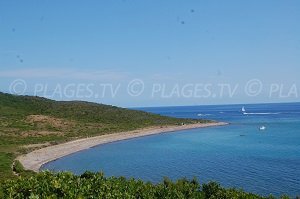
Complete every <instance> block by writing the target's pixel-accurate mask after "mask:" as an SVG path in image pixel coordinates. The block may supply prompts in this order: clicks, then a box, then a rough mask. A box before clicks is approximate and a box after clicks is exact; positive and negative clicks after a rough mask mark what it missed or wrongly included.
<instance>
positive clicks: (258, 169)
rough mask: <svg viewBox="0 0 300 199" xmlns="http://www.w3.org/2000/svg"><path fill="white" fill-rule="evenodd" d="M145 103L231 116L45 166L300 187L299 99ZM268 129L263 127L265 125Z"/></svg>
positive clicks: (260, 187) (263, 187) (187, 113)
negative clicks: (179, 104)
mask: <svg viewBox="0 0 300 199" xmlns="http://www.w3.org/2000/svg"><path fill="white" fill-rule="evenodd" d="M241 108H242V106H241V105H226V106H193V107H160V108H141V109H140V110H145V111H149V112H153V113H159V114H162V115H168V116H173V117H183V118H205V119H213V120H218V121H226V122H230V123H231V124H230V125H228V126H223V127H212V128H205V129H194V130H185V131H179V132H174V133H167V134H161V135H153V136H148V137H142V138H136V139H131V140H125V141H119V142H115V143H110V144H105V145H101V146H97V147H94V148H92V149H89V150H85V151H81V152H78V153H75V154H72V155H69V156H67V157H64V158H61V159H59V160H56V161H53V162H50V163H48V164H46V165H44V167H43V169H50V170H55V171H61V170H68V171H72V172H74V173H76V174H80V173H82V172H84V171H85V170H92V171H104V173H105V174H106V175H107V176H111V175H114V176H126V177H135V178H139V179H143V180H145V181H152V182H158V181H161V180H162V178H163V177H164V176H168V177H170V178H171V179H174V180H175V179H177V178H181V177H188V178H193V177H197V178H198V179H199V180H200V182H208V181H218V182H220V183H221V185H223V186H225V187H237V188H243V189H244V190H246V191H251V192H254V193H258V194H262V195H268V194H270V193H272V194H274V195H277V196H278V195H281V194H288V195H290V196H296V195H300V103H290V104H260V105H245V108H246V112H247V113H250V114H247V115H244V114H242V112H241ZM262 125H264V126H266V130H264V131H260V130H259V127H260V126H262Z"/></svg>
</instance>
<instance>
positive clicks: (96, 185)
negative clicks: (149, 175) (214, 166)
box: [2, 172, 271, 199]
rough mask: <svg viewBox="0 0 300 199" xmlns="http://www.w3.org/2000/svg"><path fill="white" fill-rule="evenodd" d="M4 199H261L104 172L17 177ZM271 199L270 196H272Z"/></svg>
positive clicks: (189, 182)
mask: <svg viewBox="0 0 300 199" xmlns="http://www.w3.org/2000/svg"><path fill="white" fill-rule="evenodd" d="M2 188H3V194H4V198H7V199H10V198H14V199H24V198H25V199H26V198H31V199H32V198H40V199H41V198H51V199H56V198H68V199H72V198H77V199H79V198H151V199H152V198H159V199H161V198H170V199H173V198H189V199H190V198H199V199H206V198H211V199H214V198H215V199H223V198H224V199H227V198H228V199H232V198H242V199H243V198H245V199H247V198H251V199H260V198H263V197H260V196H258V195H254V194H250V193H246V192H243V191H240V190H235V189H224V188H222V187H221V186H220V185H219V184H217V183H214V182H211V183H208V184H203V185H202V186H201V185H200V184H199V183H198V181H197V180H195V179H193V180H187V179H180V180H177V181H176V182H172V181H171V180H169V179H164V181H163V182H162V183H158V184H152V183H150V182H143V181H141V180H135V179H126V178H124V177H118V178H117V177H108V178H107V177H105V176H104V174H103V173H92V172H86V173H84V174H82V175H80V176H76V175H73V174H71V173H66V172H63V173H51V172H42V173H38V174H36V175H34V176H32V177H30V178H22V177H20V178H18V179H16V180H10V181H7V182H6V183H4V184H3V185H2ZM270 198H271V197H270Z"/></svg>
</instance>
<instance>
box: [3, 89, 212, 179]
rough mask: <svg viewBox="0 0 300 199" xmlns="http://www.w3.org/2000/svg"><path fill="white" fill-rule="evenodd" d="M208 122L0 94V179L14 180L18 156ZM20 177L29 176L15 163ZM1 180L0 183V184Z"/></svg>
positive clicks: (99, 105) (116, 108)
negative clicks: (84, 141)
mask: <svg viewBox="0 0 300 199" xmlns="http://www.w3.org/2000/svg"><path fill="white" fill-rule="evenodd" d="M198 122H209V121H205V120H193V119H177V118H171V117H166V116H161V115H156V114H151V113H146V112H142V111H135V110H128V109H124V108H119V107H115V106H109V105H103V104H96V103H89V102H82V101H71V102H62V101H54V100H49V99H46V98H40V97H33V96H16V95H10V94H5V93H1V92H0V179H1V180H5V179H11V178H15V175H14V172H13V169H12V165H13V162H14V159H15V158H16V157H17V156H18V155H21V154H24V153H27V152H30V151H32V150H34V149H38V148H40V147H42V145H40V144H46V145H53V144H58V143H62V142H67V141H70V140H74V139H78V138H83V137H90V136H96V135H103V134H111V133H117V132H121V131H129V130H135V129H139V128H145V127H150V126H166V125H181V124H182V123H185V124H190V123H198ZM14 171H15V172H17V173H19V174H20V175H25V176H27V175H30V174H31V172H28V171H24V170H23V169H21V165H20V163H15V168H14ZM1 180H0V181H1Z"/></svg>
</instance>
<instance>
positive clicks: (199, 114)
mask: <svg viewBox="0 0 300 199" xmlns="http://www.w3.org/2000/svg"><path fill="white" fill-rule="evenodd" d="M209 115H211V114H201V113H198V114H197V116H199V117H200V116H209Z"/></svg>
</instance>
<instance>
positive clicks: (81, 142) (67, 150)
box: [16, 122, 228, 172]
mask: <svg viewBox="0 0 300 199" xmlns="http://www.w3.org/2000/svg"><path fill="white" fill-rule="evenodd" d="M227 124H228V123H225V122H213V123H205V124H204V123H197V124H188V125H182V126H165V127H149V128H144V129H137V130H133V131H127V132H120V133H112V134H107V135H100V136H95V137H89V138H82V139H78V140H74V141H70V142H66V143H62V144H58V145H53V146H48V147H45V148H41V149H38V150H35V151H32V152H30V153H28V154H25V155H21V156H19V157H17V158H16V160H18V161H20V163H21V164H22V165H23V167H24V168H25V169H26V170H32V171H35V172H39V169H40V168H41V166H42V165H44V164H46V163H48V162H51V161H54V160H56V159H59V158H62V157H64V156H67V155H70V154H73V153H76V152H79V151H82V150H86V149H89V148H92V147H95V146H98V145H101V144H106V143H111V142H116V141H121V140H127V139H132V138H137V137H144V136H149V135H156V134H161V133H169V132H174V131H181V130H188V129H196V128H205V127H213V126H223V125H227Z"/></svg>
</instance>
